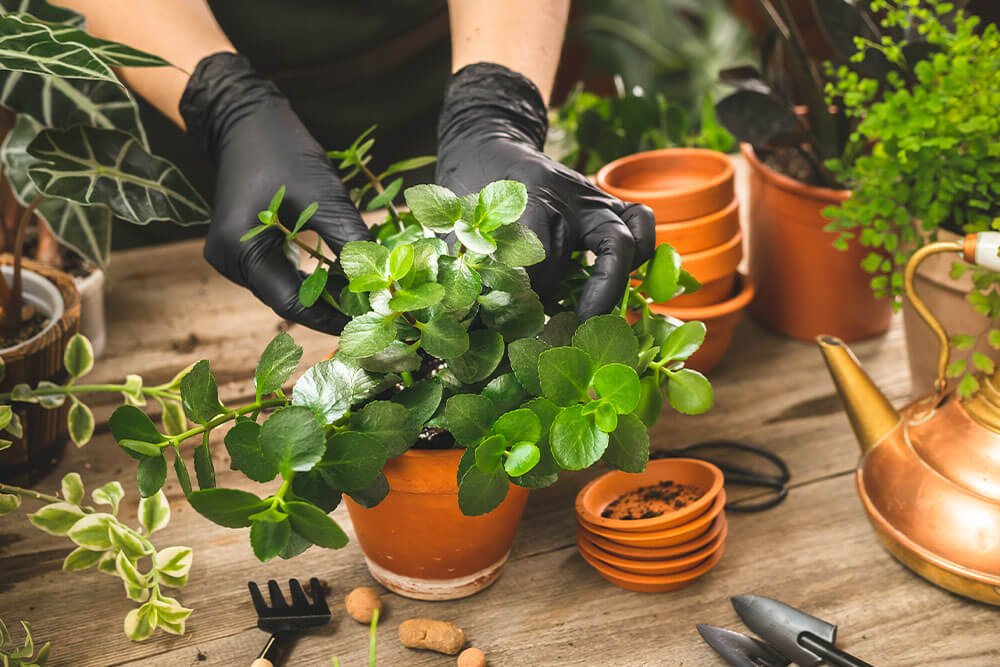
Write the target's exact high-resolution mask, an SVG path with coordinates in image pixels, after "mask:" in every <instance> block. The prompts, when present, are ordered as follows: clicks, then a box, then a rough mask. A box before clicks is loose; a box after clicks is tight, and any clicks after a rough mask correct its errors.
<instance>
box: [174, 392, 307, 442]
mask: <svg viewBox="0 0 1000 667" xmlns="http://www.w3.org/2000/svg"><path fill="white" fill-rule="evenodd" d="M287 404H288V399H287V398H270V399H268V400H266V401H255V402H253V403H251V404H250V405H244V406H243V407H241V408H236V409H235V410H231V411H229V412H226V413H224V414H221V415H219V416H217V417H214V418H212V419H210V420H209V421H208V422H206V423H205V424H202V425H200V426H195V427H194V428H190V429H188V430H186V431H183V432H182V433H178V434H177V435H175V436H173V437H171V438H170V439H169V440H167V441H166V442H165V443H163V446H164V447H166V446H169V445H174V446H176V445H179V444H180V443H182V442H184V441H185V440H187V439H188V438H193V437H194V436H196V435H201V434H202V433H204V432H205V431H211V430H212V429H213V428H215V427H216V426H219V425H221V424H225V423H226V422H227V421H231V420H233V419H236V418H237V417H240V416H242V415H245V414H247V413H249V412H254V411H255V410H264V409H267V408H276V407H279V406H283V405H287Z"/></svg>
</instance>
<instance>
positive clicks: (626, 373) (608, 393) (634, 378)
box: [594, 363, 641, 414]
mask: <svg viewBox="0 0 1000 667" xmlns="http://www.w3.org/2000/svg"><path fill="white" fill-rule="evenodd" d="M594 390H595V391H596V392H597V395H598V396H600V397H601V398H602V399H603V400H604V401H607V403H608V404H610V405H611V406H612V407H613V408H614V409H615V410H616V411H617V412H618V413H619V414H626V413H629V412H632V411H633V410H635V409H636V408H637V407H638V405H639V397H640V394H641V387H640V385H639V376H638V375H637V374H636V372H635V369H634V368H632V367H631V366H626V365H625V364H618V363H615V364H608V365H606V366H601V367H600V368H598V369H597V372H596V373H594Z"/></svg>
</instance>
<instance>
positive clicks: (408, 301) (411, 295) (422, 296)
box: [389, 283, 444, 312]
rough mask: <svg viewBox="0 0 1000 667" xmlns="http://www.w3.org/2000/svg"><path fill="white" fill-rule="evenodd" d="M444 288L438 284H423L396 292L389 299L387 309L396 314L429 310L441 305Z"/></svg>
mask: <svg viewBox="0 0 1000 667" xmlns="http://www.w3.org/2000/svg"><path fill="white" fill-rule="evenodd" d="M443 298H444V287H443V286H441V285H440V284H438V283H424V284H423V285H417V286H414V287H411V288H408V289H399V290H396V293H395V294H393V296H392V298H391V299H389V307H390V308H392V309H393V310H394V311H397V312H410V311H414V310H420V309H421V308H430V307H431V306H436V305H437V304H439V303H441V300H442V299H443Z"/></svg>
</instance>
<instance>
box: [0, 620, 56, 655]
mask: <svg viewBox="0 0 1000 667" xmlns="http://www.w3.org/2000/svg"><path fill="white" fill-rule="evenodd" d="M21 628H22V629H23V631H24V639H23V640H22V642H21V645H20V646H18V645H17V644H15V643H14V639H13V637H12V636H11V634H10V630H8V629H7V625H6V624H5V623H4V622H3V619H2V618H0V665H2V667H45V665H46V663H47V662H48V661H49V649H50V642H45V643H44V644H43V645H42V646H40V647H36V646H35V638H34V637H33V636H32V634H31V624H30V623H28V622H27V621H21Z"/></svg>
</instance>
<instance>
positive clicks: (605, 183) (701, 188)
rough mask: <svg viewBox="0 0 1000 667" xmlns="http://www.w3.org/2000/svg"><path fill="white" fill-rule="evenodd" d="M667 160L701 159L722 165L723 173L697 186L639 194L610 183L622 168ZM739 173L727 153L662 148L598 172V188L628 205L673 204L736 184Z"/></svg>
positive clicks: (640, 154) (634, 154)
mask: <svg viewBox="0 0 1000 667" xmlns="http://www.w3.org/2000/svg"><path fill="white" fill-rule="evenodd" d="M663 158H678V159H680V158H700V159H705V160H707V161H710V162H714V163H715V164H717V165H720V166H721V167H722V169H721V170H720V171H719V173H718V174H717V175H716V176H713V177H712V178H707V179H705V180H703V181H701V182H699V183H698V185H696V186H692V187H687V188H669V189H666V188H661V189H658V190H652V189H651V190H636V189H634V188H623V187H621V186H618V185H615V184H614V183H612V182H610V179H611V175H612V174H613V172H615V171H616V170H618V169H621V168H622V167H625V166H629V165H632V164H633V163H640V162H645V161H647V160H660V159H663ZM734 174H735V170H734V169H733V164H732V162H730V161H729V156H728V155H727V154H726V153H720V152H718V151H713V150H709V149H707V148H660V149H657V150H652V151H641V152H639V153H632V154H630V155H626V156H624V157H620V158H618V159H617V160H612V161H611V162H609V163H607V164H606V165H604V166H603V167H601V168H600V169H599V170H598V172H597V185H598V186H599V187H600V188H601V189H602V190H606V191H607V192H610V193H612V194H614V195H615V196H616V197H618V198H619V199H624V200H626V201H644V200H648V199H652V198H656V199H661V200H670V199H675V198H677V197H688V196H691V195H698V194H702V193H705V192H711V191H712V190H714V189H716V188H718V187H720V186H722V185H723V184H725V183H726V182H727V181H731V180H733V177H734Z"/></svg>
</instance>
